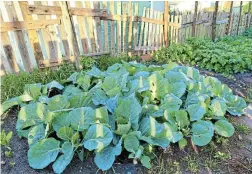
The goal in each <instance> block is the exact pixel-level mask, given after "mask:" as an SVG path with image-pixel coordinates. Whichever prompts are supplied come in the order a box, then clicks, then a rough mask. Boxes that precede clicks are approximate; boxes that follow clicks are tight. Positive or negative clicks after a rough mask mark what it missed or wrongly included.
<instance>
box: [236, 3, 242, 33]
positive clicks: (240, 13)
mask: <svg viewBox="0 0 252 174" xmlns="http://www.w3.org/2000/svg"><path fill="white" fill-rule="evenodd" d="M241 15H242V1H241V2H240V12H239V19H238V26H237V32H236V34H237V35H238V34H239V26H240V23H241Z"/></svg>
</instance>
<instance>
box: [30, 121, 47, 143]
mask: <svg viewBox="0 0 252 174" xmlns="http://www.w3.org/2000/svg"><path fill="white" fill-rule="evenodd" d="M45 137H46V130H45V126H44V125H43V124H39V125H37V126H34V127H33V128H32V129H31V130H30V131H29V133H28V144H29V146H30V147H31V146H32V145H34V144H36V143H37V142H38V141H40V140H41V139H43V138H45Z"/></svg>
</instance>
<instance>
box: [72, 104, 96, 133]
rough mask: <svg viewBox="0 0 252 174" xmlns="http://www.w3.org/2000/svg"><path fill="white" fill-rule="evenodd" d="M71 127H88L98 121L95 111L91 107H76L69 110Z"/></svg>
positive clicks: (79, 128)
mask: <svg viewBox="0 0 252 174" xmlns="http://www.w3.org/2000/svg"><path fill="white" fill-rule="evenodd" d="M68 118H69V119H70V122H71V127H72V128H73V129H74V130H77V131H83V130H85V129H88V127H89V126H90V125H91V124H94V123H95V122H96V118H95V112H94V110H93V109H92V108H90V107H82V108H76V109H74V110H72V111H71V112H69V117H68Z"/></svg>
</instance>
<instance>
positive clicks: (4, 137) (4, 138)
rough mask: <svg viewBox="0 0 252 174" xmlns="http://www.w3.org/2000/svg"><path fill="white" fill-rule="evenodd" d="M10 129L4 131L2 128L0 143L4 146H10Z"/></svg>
mask: <svg viewBox="0 0 252 174" xmlns="http://www.w3.org/2000/svg"><path fill="white" fill-rule="evenodd" d="M12 135H13V133H12V131H10V132H8V133H6V132H5V130H4V129H3V130H2V132H1V140H0V144H1V145H2V146H4V147H6V148H8V149H9V148H10V147H9V146H10V140H11V138H12Z"/></svg>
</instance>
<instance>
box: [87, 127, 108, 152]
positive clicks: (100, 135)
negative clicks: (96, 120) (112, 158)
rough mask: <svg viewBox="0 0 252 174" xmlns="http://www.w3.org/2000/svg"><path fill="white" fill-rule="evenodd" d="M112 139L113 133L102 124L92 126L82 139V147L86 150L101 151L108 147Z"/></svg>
mask: <svg viewBox="0 0 252 174" xmlns="http://www.w3.org/2000/svg"><path fill="white" fill-rule="evenodd" d="M112 139H113V133H112V132H111V131H110V129H109V128H108V127H106V126H104V125H102V124H94V125H92V126H90V127H89V129H88V131H87V133H86V135H85V137H84V147H85V148H86V149H88V150H90V151H91V150H95V149H98V150H101V149H103V148H104V147H106V146H108V145H109V144H110V143H111V141H112Z"/></svg>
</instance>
